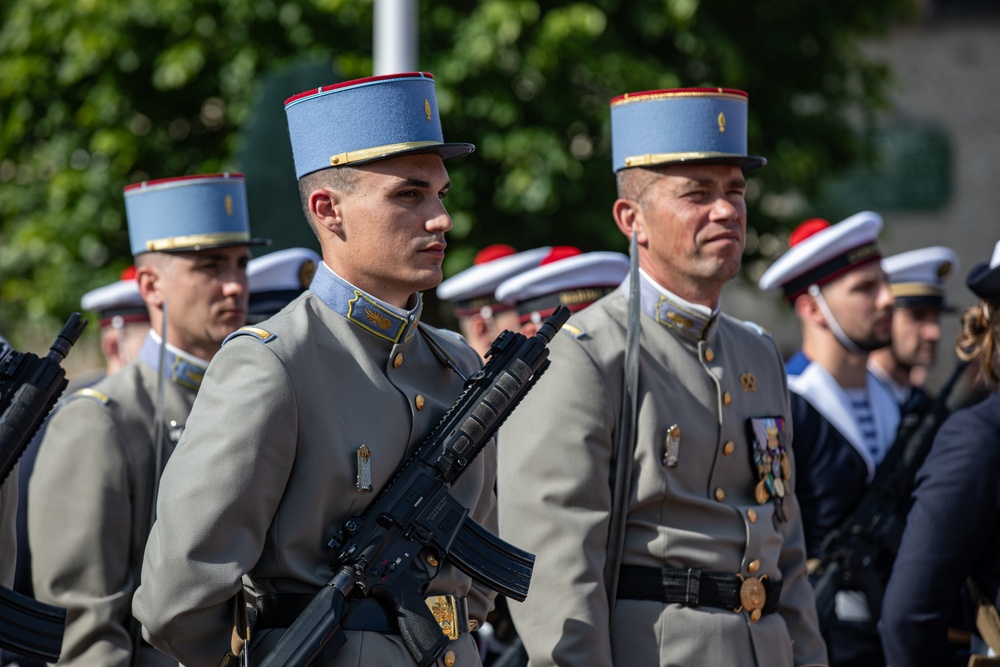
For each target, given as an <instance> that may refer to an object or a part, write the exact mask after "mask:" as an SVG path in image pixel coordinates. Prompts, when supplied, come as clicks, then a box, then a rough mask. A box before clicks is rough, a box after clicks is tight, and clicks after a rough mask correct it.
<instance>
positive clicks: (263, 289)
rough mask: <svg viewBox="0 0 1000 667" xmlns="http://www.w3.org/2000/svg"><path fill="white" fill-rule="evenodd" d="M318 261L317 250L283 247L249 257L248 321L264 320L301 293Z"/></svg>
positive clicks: (307, 285)
mask: <svg viewBox="0 0 1000 667" xmlns="http://www.w3.org/2000/svg"><path fill="white" fill-rule="evenodd" d="M321 260H322V258H321V257H320V256H319V253H317V252H315V251H314V250H310V249H309V248H287V249H285V250H278V251H276V252H272V253H269V254H267V255H262V256H260V257H255V258H253V259H251V260H250V262H249V263H248V264H247V282H248V283H249V284H250V307H249V309H248V311H247V319H248V321H250V322H260V321H262V320H265V319H267V318H268V317H270V316H271V315H274V314H275V313H277V312H278V311H279V310H281V309H282V308H284V307H285V306H287V305H288V304H289V303H290V302H291V301H292V300H293V299H295V298H296V297H298V296H299V295H300V294H302V292H303V290H305V289H306V288H307V287H309V284H310V283H311V282H312V279H313V276H314V275H316V267H317V266H319V263H320V261H321Z"/></svg>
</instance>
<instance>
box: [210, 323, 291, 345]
mask: <svg viewBox="0 0 1000 667" xmlns="http://www.w3.org/2000/svg"><path fill="white" fill-rule="evenodd" d="M237 336H250V337H252V338H256V339H257V340H259V341H260V342H262V343H270V342H271V341H272V340H274V339H275V338H277V337H278V334H276V333H271V332H270V331H268V330H267V329H261V328H260V327H240V328H239V329H237V330H236V331H234V332H233V333H231V334H229V335H228V336H226V340H224V341H222V344H223V345H225V344H226V343H228V342H229V341H230V340H232V339H233V338H236V337H237Z"/></svg>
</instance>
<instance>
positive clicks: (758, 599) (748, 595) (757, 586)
mask: <svg viewBox="0 0 1000 667" xmlns="http://www.w3.org/2000/svg"><path fill="white" fill-rule="evenodd" d="M736 576H737V577H739V579H740V581H741V582H742V583H741V584H740V605H742V606H741V607H740V608H739V609H734V610H733V611H736V612H740V611H743V610H746V612H747V613H748V614H750V621H751V622H753V623H756V622H757V621H759V620H760V617H761V614H762V613H763V610H764V605H765V604H766V603H767V590H765V588H764V581H765V580H766V579H767V575H766V574H765V575H764V576H762V577H760V578H759V579H758V578H757V577H745V578H744V576H743V575H742V574H739V573H737V575H736Z"/></svg>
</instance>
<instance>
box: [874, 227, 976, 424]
mask: <svg viewBox="0 0 1000 667" xmlns="http://www.w3.org/2000/svg"><path fill="white" fill-rule="evenodd" d="M958 265H959V264H958V255H956V254H955V251H954V250H952V249H951V248H945V247H944V246H934V247H931V248H920V249H919V250H911V251H909V252H904V253H902V254H899V255H893V256H892V257H886V258H885V259H883V260H882V269H883V270H884V271H885V273H886V275H887V276H888V278H889V286H890V288H891V289H892V295H893V297H894V298H895V307H894V308H893V312H892V343H891V344H890V345H887V346H886V347H883V348H880V349H878V350H875V351H873V352H872V353H871V354H869V355H868V370H870V371H871V372H872V374H874V375H875V377H876V378H877V379H878V380H879V381H880V382H881V383H882V384H884V385H885V387H886V388H887V389H888V390H889V391H890V392H891V393H892V395H893V396H894V397H895V399H896V402H897V403H898V404H899V406H900V410H901V413H902V414H906V413H908V412H911V411H913V410H918V411H920V412H923V411H925V410H926V408H927V406H928V404H929V403H930V397H929V396H928V395H927V393H926V392H925V391H924V389H923V388H922V386H921V385H922V382H919V381H918V382H917V383H916V384H915V383H914V380H918V376H919V380H922V379H923V377H924V376H926V374H927V371H928V369H930V367H931V366H933V365H934V359H935V357H936V356H937V346H938V342H939V341H940V340H941V313H942V312H943V311H945V310H946V309H947V308H948V306H947V305H946V303H945V294H944V282H945V279H946V278H947V277H948V276H950V275H953V274H954V272H956V271H958Z"/></svg>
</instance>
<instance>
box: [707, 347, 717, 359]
mask: <svg viewBox="0 0 1000 667" xmlns="http://www.w3.org/2000/svg"><path fill="white" fill-rule="evenodd" d="M713 359H715V352H713V351H712V348H710V347H706V348H705V361H707V362H708V363H712V360H713Z"/></svg>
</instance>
